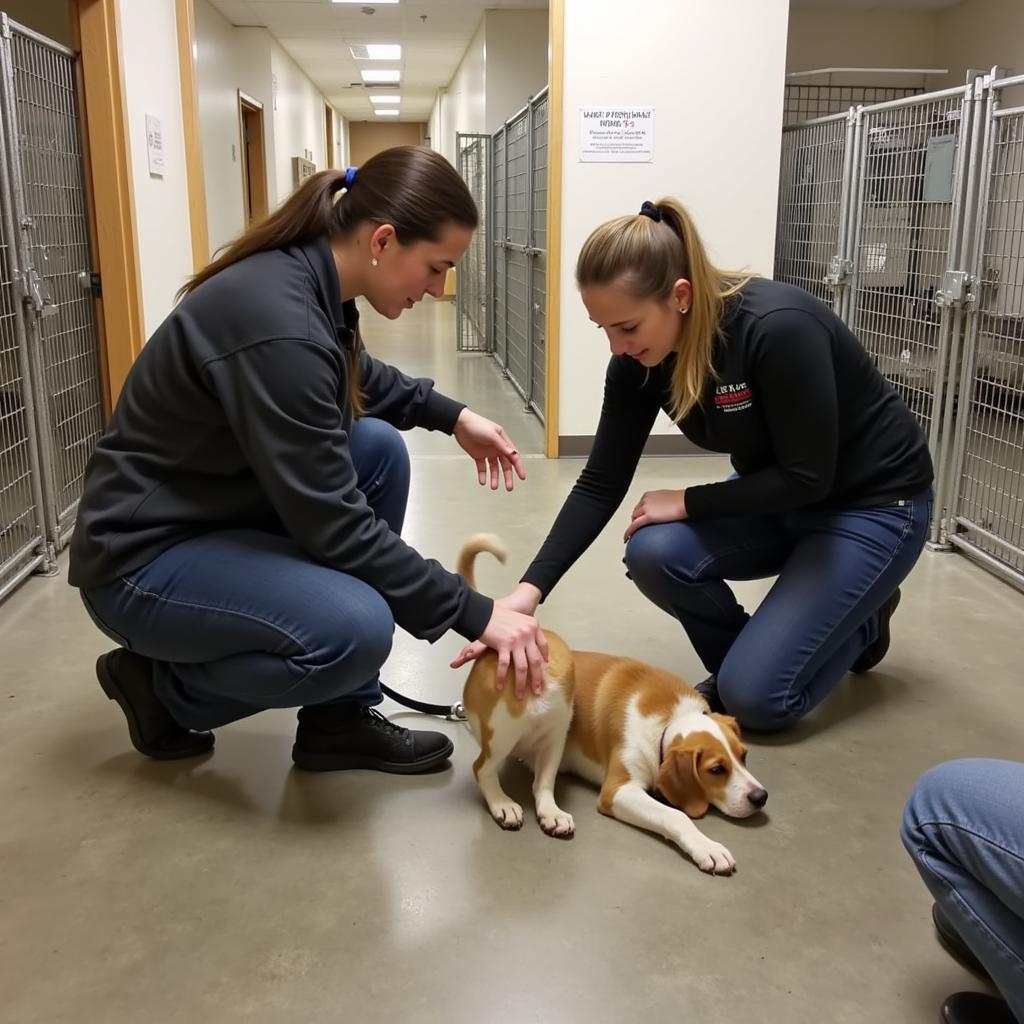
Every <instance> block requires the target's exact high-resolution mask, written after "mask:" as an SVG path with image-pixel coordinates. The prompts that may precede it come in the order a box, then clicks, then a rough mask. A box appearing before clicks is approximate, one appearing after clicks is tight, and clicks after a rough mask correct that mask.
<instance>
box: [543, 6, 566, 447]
mask: <svg viewBox="0 0 1024 1024" xmlns="http://www.w3.org/2000/svg"><path fill="white" fill-rule="evenodd" d="M564 54H565V0H549V3H548V221H547V223H548V237H547V245H548V268H547V281H546V282H545V289H546V291H547V307H546V309H545V311H544V320H545V327H544V343H545V351H544V391H545V394H544V454H545V455H546V456H547V457H548V458H549V459H557V458H558V454H559V445H558V408H559V394H558V388H559V329H560V323H559V316H560V314H561V294H560V290H561V284H562V124H563V120H562V106H563V97H564V82H563V76H564V73H565V72H564Z"/></svg>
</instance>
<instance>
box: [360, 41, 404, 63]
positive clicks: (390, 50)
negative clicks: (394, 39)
mask: <svg viewBox="0 0 1024 1024" xmlns="http://www.w3.org/2000/svg"><path fill="white" fill-rule="evenodd" d="M349 49H350V50H351V51H352V56H353V57H354V58H355V59H356V60H401V59H402V47H401V46H400V45H399V44H398V43H367V44H366V45H365V46H364V45H363V44H361V43H360V44H358V45H357V46H350V47H349Z"/></svg>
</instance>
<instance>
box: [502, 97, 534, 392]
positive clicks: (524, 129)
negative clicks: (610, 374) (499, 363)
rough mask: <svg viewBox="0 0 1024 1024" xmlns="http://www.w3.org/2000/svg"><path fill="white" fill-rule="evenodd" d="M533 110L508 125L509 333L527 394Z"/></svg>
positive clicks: (514, 374)
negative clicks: (530, 132) (528, 255)
mask: <svg viewBox="0 0 1024 1024" xmlns="http://www.w3.org/2000/svg"><path fill="white" fill-rule="evenodd" d="M528 115H529V111H528V110H524V111H523V112H522V113H521V114H518V115H517V116H516V117H515V118H514V119H513V120H511V121H510V122H509V123H508V124H507V126H506V139H507V145H508V170H507V173H508V178H507V181H508V188H507V192H506V194H507V197H508V207H507V210H508V222H507V232H506V240H507V241H508V242H509V243H511V246H514V247H515V248H509V249H508V251H507V253H506V257H505V258H506V260H507V261H508V270H507V275H506V279H507V282H508V293H507V295H508V304H507V307H506V310H505V315H506V319H507V330H508V361H507V363H506V364H505V368H506V370H507V371H508V375H509V379H510V380H511V381H512V383H513V384H515V385H516V387H517V388H518V389H519V391H521V392H522V393H523V394H524V395H525V394H526V393H527V389H528V387H529V359H530V356H529V350H530V339H529V326H528V318H529V308H530V283H529V261H528V259H527V255H526V252H525V251H524V249H525V246H527V245H529V224H528V218H529V202H530V196H529V191H530V179H529V159H530V153H529V147H530V136H529V120H528Z"/></svg>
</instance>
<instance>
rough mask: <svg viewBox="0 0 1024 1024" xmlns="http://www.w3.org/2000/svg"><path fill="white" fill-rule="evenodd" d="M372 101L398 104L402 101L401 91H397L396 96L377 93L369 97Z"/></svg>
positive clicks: (383, 104) (382, 103)
mask: <svg viewBox="0 0 1024 1024" xmlns="http://www.w3.org/2000/svg"><path fill="white" fill-rule="evenodd" d="M367 98H368V99H369V101H370V102H371V103H378V104H380V105H381V106H385V105H387V104H398V103H401V102H402V97H401V95H400V94H399V93H397V92H396V93H395V95H394V96H378V95H377V94H376V93H375V94H374V95H373V96H369V97H367Z"/></svg>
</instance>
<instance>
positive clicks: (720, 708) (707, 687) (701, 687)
mask: <svg viewBox="0 0 1024 1024" xmlns="http://www.w3.org/2000/svg"><path fill="white" fill-rule="evenodd" d="M694 689H695V690H696V691H697V692H698V693H699V694H700V695H701V696H702V697H703V698H704V699H705V700H706V701H707V702H708V707H709V708H711V710H712V711H713V712H714V713H715V714H716V715H724V714H725V705H724V704H723V703H722V698H721V697H719V696H718V680H717V679H716V678H715V677H714V676H708V677H707V679H705V680H704V682H703V683H698V684H697V685H696V686H695V687H694Z"/></svg>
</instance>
